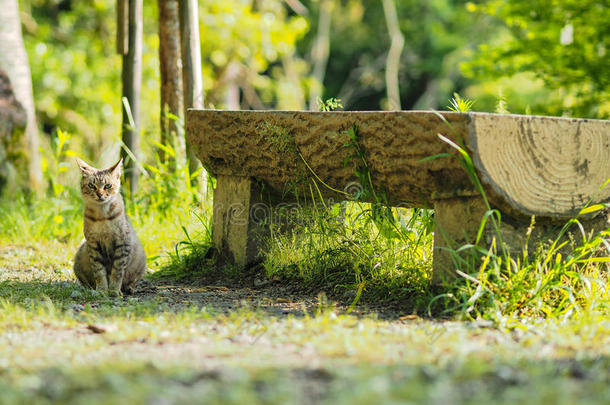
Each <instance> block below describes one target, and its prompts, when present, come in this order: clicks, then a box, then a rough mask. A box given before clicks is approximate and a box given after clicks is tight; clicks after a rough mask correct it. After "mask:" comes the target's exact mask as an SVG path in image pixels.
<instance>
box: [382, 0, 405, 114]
mask: <svg viewBox="0 0 610 405" xmlns="http://www.w3.org/2000/svg"><path fill="white" fill-rule="evenodd" d="M382 3H383V13H384V14H385V21H386V25H387V27H388V33H389V34H390V39H391V41H392V42H391V44H390V50H389V51H388V58H387V61H386V69H385V82H386V90H387V95H388V110H400V109H401V107H400V86H399V83H398V70H399V69H400V55H401V53H402V48H403V47H404V45H405V38H404V37H403V35H402V32H401V31H400V26H399V25H398V17H397V16H396V5H395V4H394V0H382Z"/></svg>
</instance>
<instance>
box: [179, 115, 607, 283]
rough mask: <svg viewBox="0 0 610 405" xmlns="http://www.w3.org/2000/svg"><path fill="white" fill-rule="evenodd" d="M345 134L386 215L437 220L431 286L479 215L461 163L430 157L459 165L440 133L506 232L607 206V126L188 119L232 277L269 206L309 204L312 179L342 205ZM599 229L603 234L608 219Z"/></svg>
mask: <svg viewBox="0 0 610 405" xmlns="http://www.w3.org/2000/svg"><path fill="white" fill-rule="evenodd" d="M354 126H356V128H357V145H358V148H359V151H360V152H361V153H362V154H363V157H364V158H363V160H364V162H366V165H367V168H368V170H369V172H370V175H371V180H372V182H373V186H374V187H373V189H374V190H383V191H384V195H385V197H386V202H387V203H388V204H389V205H391V206H400V207H422V208H433V209H434V210H435V211H434V212H435V214H434V215H435V216H434V219H435V235H434V257H433V268H434V280H435V281H437V282H438V281H439V280H441V279H443V278H444V277H445V276H447V275H451V274H454V273H455V268H454V264H453V261H452V256H451V252H450V251H449V250H448V249H445V247H447V248H451V249H455V248H457V247H459V246H462V245H464V244H466V243H472V242H473V241H474V239H475V236H476V233H477V231H478V229H479V225H480V223H481V219H482V217H483V215H484V214H485V212H486V211H487V208H486V204H485V201H484V199H483V198H482V197H481V194H480V193H479V192H478V191H477V189H476V187H474V186H473V182H472V180H471V178H469V176H468V174H467V172H466V171H465V170H464V167H463V165H462V164H461V163H460V160H459V159H455V158H452V157H446V156H445V157H439V158H435V159H428V158H430V157H431V156H436V155H442V154H451V155H457V153H456V149H455V148H453V147H451V146H450V145H449V144H448V143H447V142H445V141H443V140H441V139H440V138H439V136H438V135H439V134H441V135H443V136H445V137H447V138H449V139H451V140H452V141H453V142H455V143H456V144H459V145H463V146H464V147H465V148H466V150H467V151H468V153H469V155H470V156H471V157H472V160H473V163H474V167H475V168H476V173H477V175H478V178H479V179H480V181H481V184H482V187H483V189H484V193H485V196H486V198H487V200H488V202H489V204H490V205H491V207H492V208H495V209H498V210H499V211H500V212H501V213H502V223H503V224H507V225H506V226H507V227H508V228H510V229H512V231H513V233H515V234H523V235H525V231H526V229H527V227H528V225H529V223H530V219H531V216H532V215H535V216H536V222H537V223H544V222H545V221H547V222H549V223H552V222H558V221H559V222H561V221H563V222H565V220H566V219H568V218H572V217H574V216H576V215H577V214H578V213H579V211H580V210H581V209H582V208H583V207H584V206H586V205H587V204H595V203H607V202H610V186H609V187H605V188H603V189H601V186H602V185H603V184H604V183H605V182H606V180H608V178H610V121H603V120H584V119H567V118H551V117H536V116H519V115H499V114H487V113H452V112H441V113H437V112H428V111H399V112H301V111H216V110H190V111H189V112H188V114H187V120H186V135H187V141H188V142H189V143H190V145H191V146H192V148H193V150H194V151H195V154H196V155H197V157H198V158H199V159H200V160H201V161H202V162H203V164H204V166H205V167H206V168H207V169H208V170H209V171H210V172H211V173H212V174H213V175H214V176H216V179H217V180H216V181H217V183H216V190H215V192H214V208H213V226H212V237H213V242H214V244H215V246H216V248H217V249H218V250H219V252H220V255H221V257H222V258H224V260H227V261H229V262H232V263H234V264H235V265H237V266H238V267H244V266H247V265H248V264H250V263H252V262H253V261H254V260H256V258H257V256H258V255H259V252H260V246H261V245H260V239H261V238H260V235H261V232H264V231H265V224H266V223H268V216H269V212H270V209H269V208H270V207H273V206H277V204H279V203H281V202H285V201H294V200H295V196H298V195H299V194H300V195H311V189H310V186H311V184H312V181H313V182H316V193H318V190H319V192H320V193H321V194H322V195H323V198H327V199H330V200H332V201H340V200H346V199H349V194H350V193H349V191H350V190H349V188H350V187H353V186H354V185H356V186H357V185H358V177H357V176H356V174H355V172H356V170H357V169H358V165H361V164H362V162H359V161H358V159H354V158H351V159H350V157H349V156H350V155H353V154H354V151H353V149H354V148H353V145H351V147H350V137H349V136H348V130H350V129H351V128H354ZM346 144H347V147H346ZM346 191H347V193H346ZM597 222H598V223H600V221H599V220H598V221H597ZM601 224H602V225H601V226H602V227H608V226H610V225H609V224H608V223H607V219H606V218H603V219H601ZM509 233H510V232H509ZM507 239H510V238H507ZM513 243H517V242H513Z"/></svg>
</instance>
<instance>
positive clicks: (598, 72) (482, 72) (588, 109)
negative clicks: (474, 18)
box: [467, 0, 610, 118]
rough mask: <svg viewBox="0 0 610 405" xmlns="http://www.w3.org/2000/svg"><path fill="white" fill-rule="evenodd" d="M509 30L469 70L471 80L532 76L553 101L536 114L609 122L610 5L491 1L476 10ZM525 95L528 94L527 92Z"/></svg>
mask: <svg viewBox="0 0 610 405" xmlns="http://www.w3.org/2000/svg"><path fill="white" fill-rule="evenodd" d="M467 8H468V9H469V10H471V11H472V12H473V13H477V12H482V13H484V14H487V15H491V16H493V17H495V18H497V19H498V20H499V21H501V22H502V23H503V24H504V26H505V27H506V31H504V32H503V33H502V36H501V37H500V38H498V39H499V40H497V41H495V42H493V41H487V42H488V43H486V44H483V45H481V46H480V48H479V52H477V54H476V57H475V59H474V61H473V62H472V63H471V64H469V65H467V69H468V71H469V72H470V75H471V76H472V77H476V78H495V77H505V76H513V75H516V74H518V73H523V72H528V73H529V74H530V75H531V76H533V77H535V78H538V79H541V80H542V82H543V84H544V86H545V87H546V88H547V89H548V90H551V91H552V92H551V94H550V95H551V97H550V98H549V99H547V100H546V101H545V102H544V103H541V104H540V105H539V106H537V111H535V112H538V113H542V114H552V115H570V116H575V117H591V118H607V117H610V75H609V74H608V66H610V7H609V5H608V2H607V1H606V0H492V1H489V2H487V3H486V4H484V5H482V6H480V7H477V6H476V5H475V4H473V3H468V4H467ZM526 91H527V90H526Z"/></svg>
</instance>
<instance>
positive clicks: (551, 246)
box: [0, 133, 610, 404]
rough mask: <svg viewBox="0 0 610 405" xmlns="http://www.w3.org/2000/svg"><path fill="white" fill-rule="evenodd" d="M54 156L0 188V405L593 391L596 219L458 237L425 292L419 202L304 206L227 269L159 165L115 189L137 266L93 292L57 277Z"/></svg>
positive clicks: (604, 289)
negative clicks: (132, 274)
mask: <svg viewBox="0 0 610 405" xmlns="http://www.w3.org/2000/svg"><path fill="white" fill-rule="evenodd" d="M354 135H355V133H354ZM60 149H61V148H60ZM60 152H61V150H60ZM57 156H58V159H62V155H61V153H58V154H57ZM359 156H360V155H359ZM463 158H464V163H465V167H466V169H467V170H468V168H469V166H468V160H467V155H466V156H463ZM364 163H365V162H363V164H364ZM53 167H56V173H55V174H52V175H50V176H51V178H52V179H53V180H54V181H53V184H55V186H54V187H53V188H52V189H51V190H50V191H49V195H48V196H47V198H45V199H42V200H34V199H30V198H27V197H23V196H17V197H16V198H2V199H0V353H2V356H0V404H5V403H6V404H19V403H33V404H38V403H40V404H45V403H126V402H129V403H143V404H144V403H157V402H168V403H182V402H202V401H205V402H207V403H229V404H230V403H235V404H238V403H239V404H241V403H254V404H256V403H277V404H285V403H329V404H330V403H332V404H336V403H345V404H348V403H349V404H354V403H355V404H358V403H363V404H364V403H371V402H376V403H380V404H385V403H404V402H416V403H430V404H433V403H439V402H445V403H456V404H461V403H464V404H466V403H468V404H487V403H507V404H512V403H515V402H526V403H532V404H546V403H557V404H572V403H579V404H606V403H608V402H609V401H610V388H609V387H610V384H609V382H610V316H609V315H610V314H609V308H610V297H609V291H608V268H607V267H606V266H607V257H608V253H607V250H605V249H606V247H607V246H608V243H607V239H608V236H609V234H608V232H607V231H602V232H600V233H598V234H595V235H590V236H588V237H585V238H583V237H580V238H577V239H575V241H576V242H577V243H573V244H570V243H565V242H566V238H565V235H567V234H568V233H570V232H572V234H573V235H578V233H577V232H573V230H574V229H577V227H576V226H577V222H576V220H573V221H570V222H569V223H568V224H567V225H566V227H565V228H564V229H561V228H560V229H558V230H557V233H556V235H554V236H552V237H551V241H550V242H549V243H546V244H541V245H537V246H533V248H534V249H533V250H531V251H530V253H531V254H530V255H517V254H515V253H510V252H509V251H507V250H505V249H502V247H501V239H496V244H495V245H492V246H491V247H490V248H485V249H483V248H476V247H466V248H465V249H464V252H468V253H470V254H471V255H472V256H474V257H475V258H476V260H475V261H468V260H463V261H461V260H462V259H461V257H462V256H456V260H458V263H462V269H461V271H460V273H459V277H458V278H457V279H456V280H455V281H454V282H451V283H449V284H447V285H445V286H444V287H443V290H442V291H440V292H439V291H435V290H434V289H432V288H431V286H430V277H431V259H432V237H433V235H432V227H433V217H432V213H431V212H430V211H425V210H405V209H400V210H396V209H392V210H391V211H389V210H388V209H387V208H385V207H383V204H382V203H383V201H378V202H377V205H375V204H373V205H370V204H364V203H360V202H357V201H356V202H350V203H342V204H337V205H334V206H331V207H324V208H322V207H321V205H319V206H320V208H319V209H313V210H310V211H301V212H299V213H297V214H296V215H297V216H296V217H293V218H290V220H291V221H293V222H294V223H293V225H294V227H293V229H294V231H295V232H292V233H291V232H284V231H283V230H282V229H279V228H281V227H277V228H276V227H274V228H273V233H272V236H271V238H270V239H268V240H267V241H266V249H267V255H266V256H265V258H264V260H263V262H262V264H261V265H260V266H259V267H258V268H257V269H251V270H250V272H249V273H248V274H244V273H239V272H237V271H236V270H235V269H230V268H225V269H218V268H216V267H215V266H214V251H213V250H212V249H211V238H210V217H209V212H210V210H211V207H210V206H209V203H208V202H206V203H204V204H201V203H196V198H195V199H194V198H193V197H194V196H196V195H195V194H194V190H193V189H192V188H191V186H190V181H189V179H188V176H184V173H183V172H181V170H183V169H184V168H180V167H178V173H177V174H172V172H171V171H170V170H169V166H167V165H165V164H164V163H161V162H157V164H156V165H155V170H152V169H149V170H148V171H147V173H148V174H147V175H145V176H144V177H143V179H142V192H141V193H139V194H138V196H136V197H135V198H133V199H132V198H127V199H126V203H127V210H128V213H129V215H130V217H131V218H132V222H133V223H134V226H135V228H136V230H137V232H138V234H139V236H140V238H141V240H142V242H143V244H144V246H145V250H146V251H147V253H148V255H149V267H150V268H151V269H152V270H153V271H154V273H153V274H150V275H147V277H146V280H145V282H144V283H143V286H142V287H141V291H140V292H139V293H138V294H137V295H134V296H131V297H124V298H122V299H118V298H108V297H105V296H101V295H99V294H97V293H96V292H95V291H91V290H88V289H85V288H83V287H81V286H79V285H78V284H77V283H76V282H75V279H74V276H73V275H72V272H71V258H72V255H73V253H74V252H75V250H76V248H77V246H78V244H79V243H80V240H81V239H82V218H81V215H82V202H81V201H80V197H79V195H78V193H77V191H76V188H75V187H74V185H73V183H70V182H68V181H67V180H66V179H67V177H66V178H62V177H61V176H62V175H67V174H69V173H70V171H69V170H67V171H65V170H64V171H61V170H60V169H59V167H66V166H60V165H55V166H53ZM362 167H363V168H365V166H362ZM62 173H63V174H62ZM362 173H363V174H366V170H364V169H363V171H362ZM367 176H368V175H367ZM58 179H59V180H58ZM475 184H476V182H475ZM369 192H371V193H372V192H374V190H369ZM602 208H604V207H591V208H590V210H594V209H602ZM390 214H391V215H390ZM489 220H490V221H495V222H494V223H493V226H496V227H499V226H500V225H501V221H500V218H499V217H497V216H495V214H494V213H493V211H490V216H489ZM471 263H476V265H475V266H473V265H471ZM252 272H254V273H255V274H254V276H255V277H259V278H266V279H267V280H264V281H265V282H267V283H270V284H269V285H272V286H274V287H265V288H258V289H257V288H254V287H253V286H252V283H249V282H247V281H248V280H247V279H248V277H252V274H251V273H252ZM207 276H209V277H207ZM244 279H246V281H244ZM202 280H203V281H202ZM206 280H207V281H208V283H205V282H204V281H206ZM216 281H219V282H220V283H219V284H220V285H215V284H214V283H215V282H216ZM210 283H211V285H210ZM321 291H324V292H326V294H323V293H321ZM327 297H329V298H327ZM381 307H391V309H390V310H381V311H379V312H378V311H376V310H372V309H370V308H381ZM430 315H432V316H433V317H431V316H430Z"/></svg>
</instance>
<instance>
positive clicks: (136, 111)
mask: <svg viewBox="0 0 610 405" xmlns="http://www.w3.org/2000/svg"><path fill="white" fill-rule="evenodd" d="M124 2H129V9H128V10H129V11H128V16H127V18H128V19H129V22H128V27H129V28H128V32H127V35H128V36H129V38H128V40H127V41H125V42H126V43H127V44H128V49H123V72H122V79H123V104H124V105H123V134H122V135H123V136H122V137H123V143H124V144H125V146H126V147H127V148H128V149H129V150H125V149H123V151H122V155H123V158H124V159H125V178H126V179H127V182H128V183H129V190H130V192H131V194H132V195H134V194H135V193H136V192H137V191H138V180H139V177H140V171H139V168H138V164H139V162H138V159H139V156H140V89H141V87H142V0H119V1H118V2H117V10H118V14H119V16H120V15H121V10H124V9H123V8H122V7H121V6H122V5H123V4H124ZM120 26H121V24H120V25H119V27H120ZM122 26H124V24H122ZM118 49H121V47H120V46H118ZM125 104H127V105H125Z"/></svg>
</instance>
